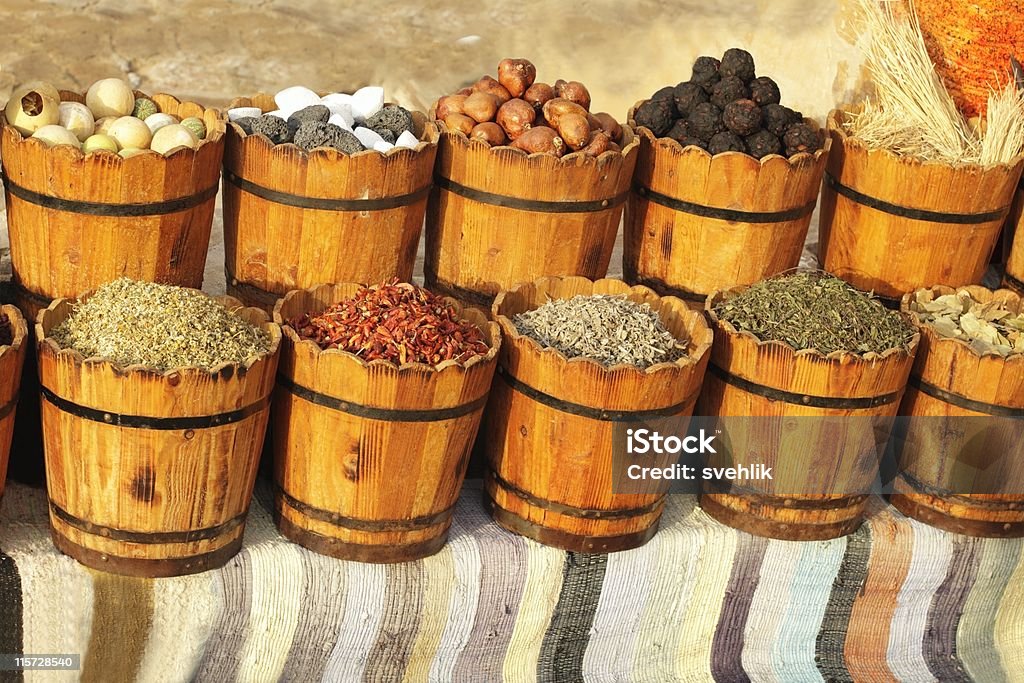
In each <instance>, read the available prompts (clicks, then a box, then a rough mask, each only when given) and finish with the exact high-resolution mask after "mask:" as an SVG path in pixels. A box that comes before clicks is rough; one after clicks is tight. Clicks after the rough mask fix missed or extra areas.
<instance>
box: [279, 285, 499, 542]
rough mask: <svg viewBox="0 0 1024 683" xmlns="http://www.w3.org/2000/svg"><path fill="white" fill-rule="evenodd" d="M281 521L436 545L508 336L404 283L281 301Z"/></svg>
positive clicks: (349, 537)
mask: <svg viewBox="0 0 1024 683" xmlns="http://www.w3.org/2000/svg"><path fill="white" fill-rule="evenodd" d="M274 320H276V321H277V322H278V323H280V324H281V325H283V326H284V348H283V350H282V355H281V368H280V373H279V375H278V385H277V392H276V395H275V399H274V408H273V429H272V430H271V431H272V438H273V450H274V480H275V484H276V493H275V519H276V521H277V526H278V529H279V530H280V531H281V533H282V534H284V535H285V536H287V537H288V538H289V539H291V540H292V541H294V542H296V543H299V544H300V545H303V546H305V547H306V548H309V549H310V550H314V551H316V552H318V553H322V554H325V555H330V556H332V557H338V558H342V559H348V560H357V561H361V562H403V561H408V560H414V559H418V558H421V557H425V556H427V555H432V554H434V553H436V552H437V551H438V550H440V549H441V548H442V547H443V546H444V543H445V541H446V540H447V537H448V528H449V526H450V525H451V521H452V511H453V509H454V507H455V503H456V501H457V499H458V496H459V491H460V490H461V488H462V482H463V479H464V478H465V475H466V466H467V465H468V463H469V455H470V451H471V449H472V446H473V440H474V438H475V437H476V433H477V429H478V427H479V424H480V417H481V414H482V412H483V408H484V403H485V402H486V400H487V394H488V391H489V390H490V386H491V379H492V377H493V375H494V368H495V365H496V363H497V355H498V351H499V349H500V348H501V345H502V339H501V334H500V332H499V331H498V326H497V325H496V324H494V323H492V322H489V321H488V320H487V318H486V317H485V316H484V315H483V313H482V312H480V311H478V310H476V309H473V308H462V307H461V306H460V305H459V304H458V303H457V302H456V301H454V300H453V299H447V298H444V297H440V296H438V295H436V294H433V293H431V292H429V291H427V290H425V289H423V288H421V287H417V286H415V285H412V284H407V283H398V282H392V283H385V284H380V285H374V286H369V287H367V286H363V285H356V284H338V285H322V286H319V287H316V288H314V289H306V290H295V291H292V292H289V293H288V294H287V295H286V296H285V297H284V298H283V299H281V300H279V301H278V303H277V305H276V306H275V308H274Z"/></svg>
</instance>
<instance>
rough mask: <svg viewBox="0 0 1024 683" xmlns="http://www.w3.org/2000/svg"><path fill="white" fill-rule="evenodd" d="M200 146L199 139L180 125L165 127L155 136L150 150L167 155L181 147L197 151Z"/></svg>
mask: <svg viewBox="0 0 1024 683" xmlns="http://www.w3.org/2000/svg"><path fill="white" fill-rule="evenodd" d="M198 146H199V138H197V137H196V135H195V133H193V132H192V131H190V130H189V129H188V128H186V127H185V126H183V125H181V124H180V123H175V124H173V125H170V126H164V127H163V128H161V129H160V130H158V131H157V132H156V135H154V136H153V142H152V144H150V146H149V148H150V149H151V150H153V151H154V152H157V153H159V154H167V153H169V152H171V151H172V150H175V149H177V148H179V147H189V148H191V149H195V148H196V147H198Z"/></svg>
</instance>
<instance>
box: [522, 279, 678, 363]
mask: <svg viewBox="0 0 1024 683" xmlns="http://www.w3.org/2000/svg"><path fill="white" fill-rule="evenodd" d="M512 324H513V325H515V327H516V330H518V332H519V334H523V335H526V336H527V337H530V338H531V339H534V340H535V341H537V342H538V343H540V344H541V346H545V347H551V348H554V349H557V350H558V351H560V352H562V353H563V354H564V355H565V356H566V357H567V358H578V357H584V358H590V359H592V360H596V361H598V362H600V363H602V364H604V365H608V366H612V365H621V364H625V365H634V366H636V367H638V368H647V367H650V366H652V365H656V364H658V363H671V362H672V361H675V360H678V359H679V358H682V357H683V356H685V355H686V347H685V345H684V344H683V343H682V342H681V341H680V340H678V339H676V338H675V337H674V336H672V333H671V332H669V331H668V329H666V328H665V324H664V323H663V322H662V321H661V319H660V318H659V317H658V314H657V313H655V312H654V311H653V310H652V309H651V307H650V306H648V305H647V304H638V303H636V302H635V301H630V300H629V299H626V298H625V297H622V296H611V295H603V294H595V295H591V296H582V295H581V296H575V297H573V298H571V299H552V300H550V301H548V302H547V303H545V304H544V305H543V306H541V307H539V308H536V309H534V310H532V311H526V312H524V313H520V314H518V315H516V316H514V317H513V318H512Z"/></svg>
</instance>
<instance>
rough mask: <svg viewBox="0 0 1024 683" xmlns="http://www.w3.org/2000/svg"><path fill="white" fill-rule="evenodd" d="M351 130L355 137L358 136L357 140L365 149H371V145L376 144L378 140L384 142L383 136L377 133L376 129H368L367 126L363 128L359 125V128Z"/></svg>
mask: <svg viewBox="0 0 1024 683" xmlns="http://www.w3.org/2000/svg"><path fill="white" fill-rule="evenodd" d="M352 132H353V133H354V134H355V136H356V137H357V138H359V142H361V143H362V144H363V147H365V148H366V149H373V146H374V145H376V144H377V143H378V142H384V138H382V137H381V136H380V135H379V134H377V132H376V131H373V130H370V129H369V128H364V127H362V126H360V127H359V128H356V129H355V130H353V131H352Z"/></svg>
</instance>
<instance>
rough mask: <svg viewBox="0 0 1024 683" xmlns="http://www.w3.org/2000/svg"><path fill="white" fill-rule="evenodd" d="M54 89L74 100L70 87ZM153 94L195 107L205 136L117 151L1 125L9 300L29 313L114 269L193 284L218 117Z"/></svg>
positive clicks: (211, 188) (216, 165) (210, 198)
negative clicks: (54, 142)
mask: <svg viewBox="0 0 1024 683" xmlns="http://www.w3.org/2000/svg"><path fill="white" fill-rule="evenodd" d="M136 94H137V95H142V93H136ZM61 96H62V97H63V98H64V99H65V100H69V101H79V102H80V101H82V100H83V98H82V96H81V95H79V94H76V93H70V92H62V93H61ZM153 100H154V101H155V102H156V103H157V104H158V105H159V107H160V108H161V111H164V112H168V113H171V114H174V115H183V116H189V115H198V116H202V117H203V119H204V121H205V123H206V126H207V129H208V131H209V133H208V135H207V139H206V140H204V141H202V143H201V144H200V146H199V148H198V149H197V150H188V149H183V150H179V151H178V152H176V153H175V154H173V155H172V156H170V157H163V156H161V155H158V154H156V153H155V152H148V151H147V152H145V153H143V154H140V155H137V156H134V157H132V158H130V159H122V158H121V157H120V156H118V155H116V154H113V153H110V152H96V153H92V154H89V155H82V153H81V152H80V151H78V150H75V149H73V148H71V147H68V146H58V147H54V148H52V149H48V148H47V147H46V146H45V145H44V144H43V143H41V142H39V141H38V140H32V139H23V138H22V136H21V135H20V133H18V132H17V131H16V130H14V129H13V128H11V127H9V126H4V129H3V148H4V158H3V166H4V173H5V175H6V180H5V182H6V198H7V210H8V226H9V232H10V238H11V260H12V265H13V269H14V282H15V287H16V296H17V298H18V301H17V303H18V305H19V306H20V307H21V308H22V310H23V311H24V312H25V313H26V315H28V316H30V317H32V318H33V319H34V317H35V314H36V313H37V312H38V311H39V310H40V309H41V308H45V307H46V305H47V304H48V303H49V301H50V300H51V299H53V298H54V297H60V296H76V295H78V294H80V293H81V292H85V291H89V290H91V289H94V288H95V287H97V286H98V285H100V284H102V283H104V282H107V281H109V280H113V279H115V278H117V277H119V276H121V275H127V276H129V277H134V278H137V279H143V280H153V281H160V282H168V283H172V284H179V285H185V286H193V287H198V286H200V285H201V284H202V277H203V270H204V267H205V263H206V247H207V244H208V242H209V232H210V227H211V224H212V221H213V208H214V204H215V199H216V192H217V179H218V177H219V173H220V161H221V155H222V153H223V134H224V121H223V120H222V118H221V115H220V113H219V112H218V111H217V110H204V109H203V108H202V107H200V106H199V105H196V104H194V103H188V102H178V100H176V99H174V98H173V97H170V96H168V95H155V96H153ZM133 205H139V206H133Z"/></svg>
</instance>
